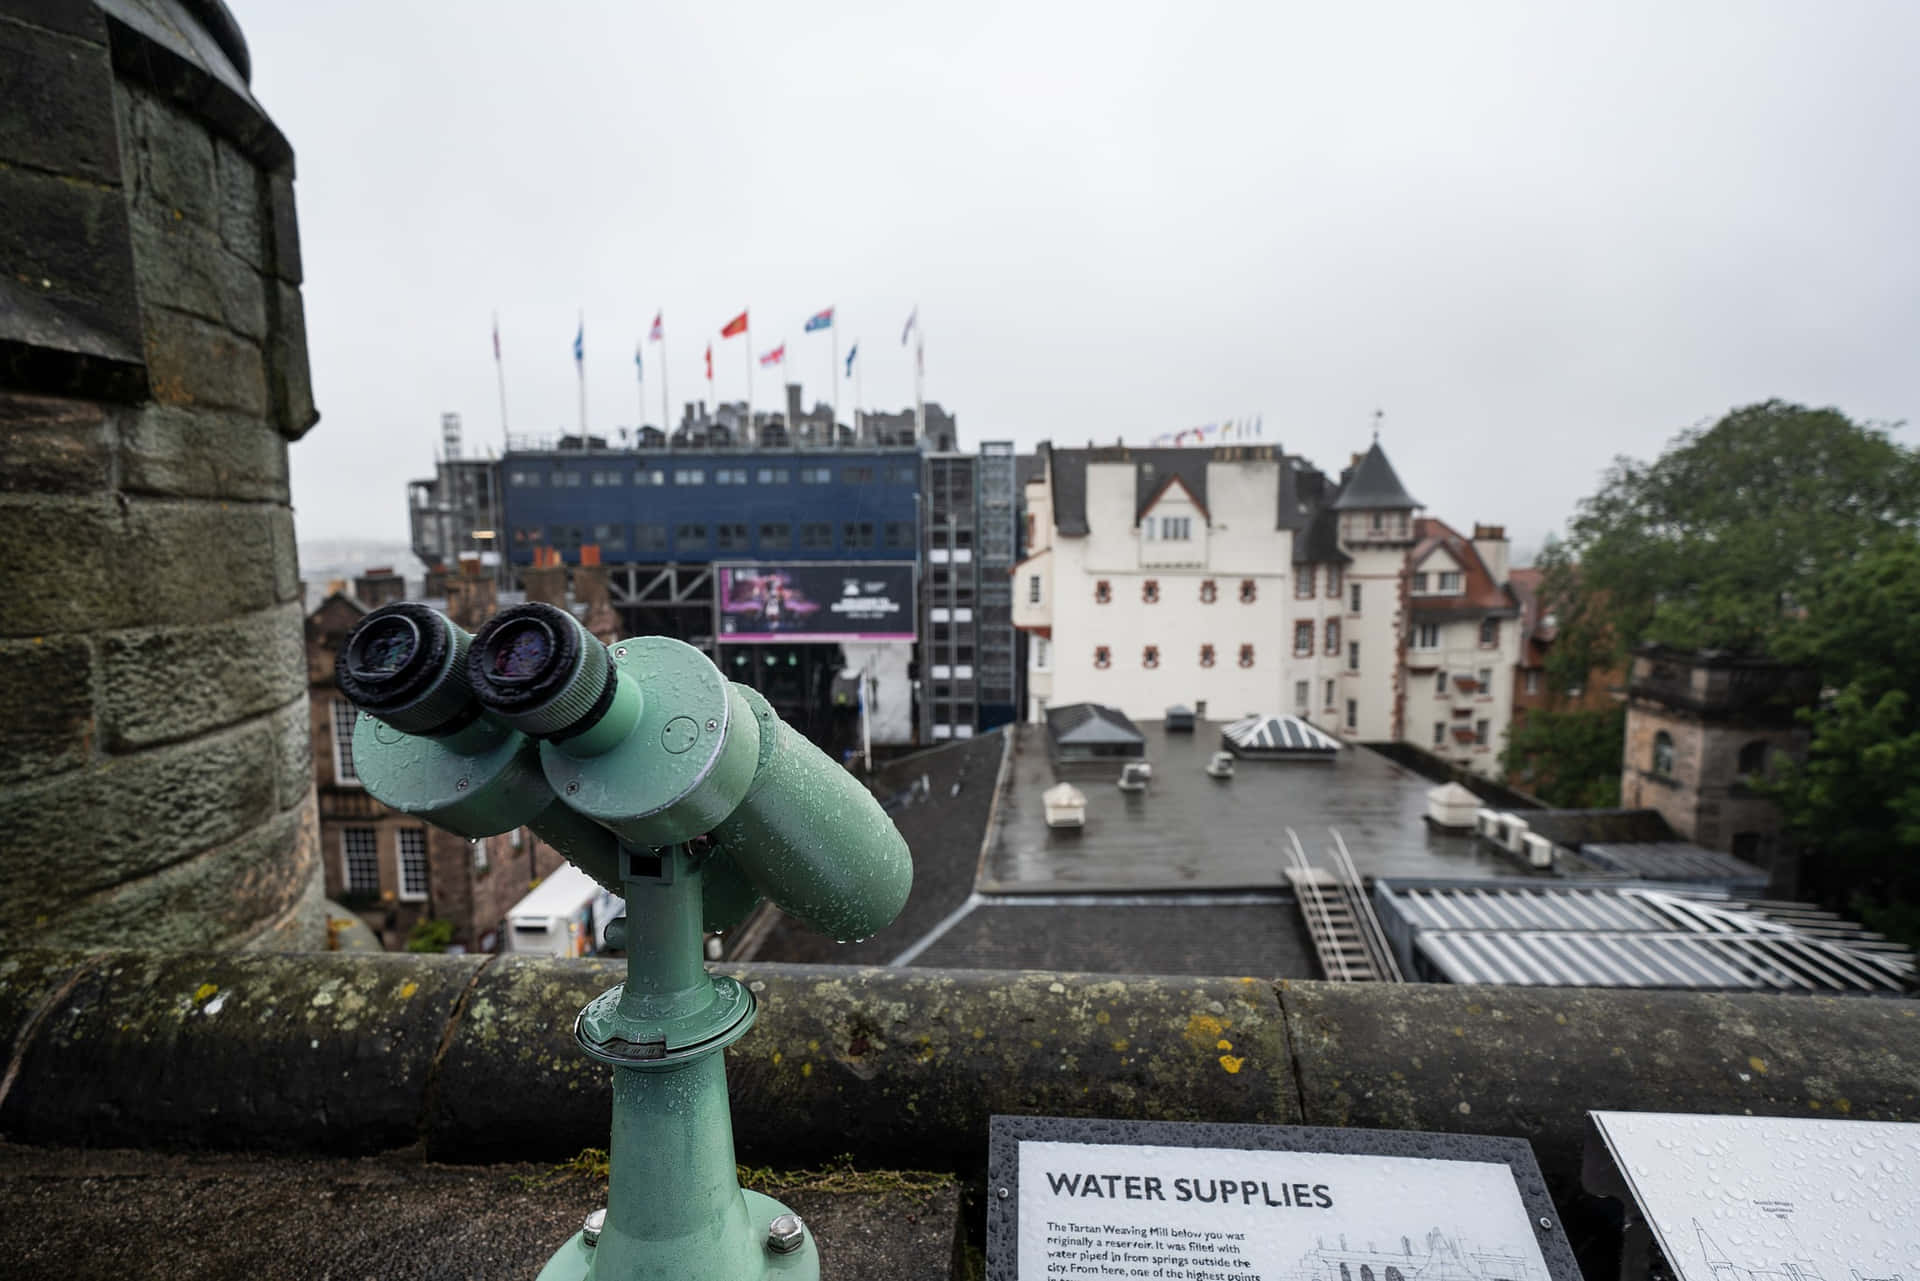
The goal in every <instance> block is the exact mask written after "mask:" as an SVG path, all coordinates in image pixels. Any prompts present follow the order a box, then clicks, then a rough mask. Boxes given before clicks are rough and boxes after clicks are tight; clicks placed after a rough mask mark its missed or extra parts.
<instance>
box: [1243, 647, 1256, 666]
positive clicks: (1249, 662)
mask: <svg viewBox="0 0 1920 1281" xmlns="http://www.w3.org/2000/svg"><path fill="white" fill-rule="evenodd" d="M1240 666H1242V667H1252V666H1253V646H1251V645H1242V646H1241V647H1240Z"/></svg>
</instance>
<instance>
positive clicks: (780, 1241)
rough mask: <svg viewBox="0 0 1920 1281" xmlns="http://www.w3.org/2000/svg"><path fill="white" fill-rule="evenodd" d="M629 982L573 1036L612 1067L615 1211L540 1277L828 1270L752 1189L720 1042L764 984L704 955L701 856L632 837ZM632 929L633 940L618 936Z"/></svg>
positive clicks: (726, 1278)
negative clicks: (749, 981) (742, 1173)
mask: <svg viewBox="0 0 1920 1281" xmlns="http://www.w3.org/2000/svg"><path fill="white" fill-rule="evenodd" d="M620 861H621V869H620V870H621V876H622V879H623V882H624V885H625V888H626V897H627V914H626V916H625V917H623V918H621V920H618V921H615V922H614V923H613V925H612V926H610V927H609V929H608V934H609V936H610V937H609V942H612V943H620V942H624V944H625V946H626V950H627V981H626V982H625V983H623V984H621V985H620V986H618V987H615V988H613V989H612V990H610V991H608V992H605V993H603V994H601V995H600V996H598V997H596V998H595V999H594V1000H593V1001H592V1002H591V1003H589V1004H588V1005H587V1007H586V1008H585V1009H584V1010H582V1011H580V1016H579V1018H578V1019H576V1020H575V1022H574V1039H575V1040H576V1041H578V1042H579V1044H580V1048H581V1049H582V1050H584V1051H585V1052H586V1053H587V1054H588V1055H589V1056H590V1057H592V1058H595V1059H598V1060H599V1061H600V1062H602V1063H606V1064H609V1065H610V1066H611V1067H612V1068H613V1138H612V1142H611V1143H610V1144H609V1146H608V1160H609V1165H610V1167H611V1170H612V1174H611V1179H610V1183H609V1187H608V1191H607V1207H606V1212H605V1218H604V1221H603V1222H602V1223H600V1224H599V1225H598V1229H597V1231H596V1230H595V1227H594V1226H593V1225H592V1224H589V1226H588V1227H587V1228H585V1229H583V1230H582V1231H580V1232H578V1233H575V1234H574V1235H573V1237H571V1238H570V1239H569V1240H568V1241H567V1243H566V1244H565V1245H563V1246H561V1247H560V1249H559V1251H558V1252H557V1253H556V1254H554V1256H553V1257H552V1258H551V1259H549V1260H548V1261H547V1265H546V1267H544V1268H542V1269H541V1271H540V1281H638V1279H639V1278H654V1277H658V1278H662V1279H663V1281H664V1279H665V1278H673V1281H761V1279H762V1278H774V1277H779V1278H793V1279H794V1281H819V1276H820V1256H819V1254H818V1252H817V1251H816V1250H815V1249H814V1244H813V1237H812V1234H811V1233H809V1232H807V1230H806V1228H805V1227H804V1225H802V1224H801V1222H800V1220H799V1217H798V1216H797V1215H795V1214H794V1213H793V1212H792V1211H791V1210H788V1209H787V1208H786V1207H785V1206H783V1205H781V1204H780V1203H779V1202H778V1201H775V1200H774V1199H773V1198H771V1197H767V1196H762V1195H760V1194H759V1193H757V1192H749V1191H746V1190H744V1189H743V1188H741V1186H740V1180H739V1176H738V1173H737V1169H736V1167H735V1165H734V1157H733V1117H732V1113H731V1112H730V1110H729V1108H728V1103H727V1069H726V1061H725V1059H724V1058H723V1055H722V1052H723V1051H724V1050H725V1049H726V1047H727V1046H729V1045H731V1044H733V1042H735V1041H737V1040H739V1039H740V1038H741V1037H742V1036H744V1035H745V1034H746V1032H747V1029H748V1028H750V1027H751V1026H753V1017H754V1010H755V1002H754V999H753V994H752V993H751V992H749V991H747V989H746V988H745V987H744V986H742V985H741V984H740V983H738V982H736V981H735V980H733V979H730V978H717V979H716V978H714V977H713V976H712V975H710V974H708V973H707V971H706V966H705V965H704V964H703V955H702V937H703V936H702V931H701V898H700V881H701V876H700V862H701V859H700V855H699V854H698V853H696V852H695V850H693V849H692V848H690V847H688V846H685V845H674V846H668V847H665V848H662V849H658V850H652V849H635V848H631V847H626V846H623V847H622V848H621V850H620ZM620 933H624V936H625V937H624V940H622V939H621V938H619V937H618V934H620Z"/></svg>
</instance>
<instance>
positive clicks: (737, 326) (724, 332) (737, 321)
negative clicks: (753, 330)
mask: <svg viewBox="0 0 1920 1281" xmlns="http://www.w3.org/2000/svg"><path fill="white" fill-rule="evenodd" d="M746 332H747V313H746V312H744V311H743V312H741V313H740V314H739V315H737V316H735V317H734V318H733V319H732V320H729V321H728V322H727V323H726V325H725V326H724V327H723V328H722V329H721V330H720V336H721V337H722V338H731V337H733V336H734V335H735V334H744V333H746Z"/></svg>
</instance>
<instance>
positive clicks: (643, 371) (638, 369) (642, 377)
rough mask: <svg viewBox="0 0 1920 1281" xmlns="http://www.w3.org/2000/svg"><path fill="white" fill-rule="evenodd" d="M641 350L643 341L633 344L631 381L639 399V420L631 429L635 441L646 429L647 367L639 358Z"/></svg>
mask: <svg viewBox="0 0 1920 1281" xmlns="http://www.w3.org/2000/svg"><path fill="white" fill-rule="evenodd" d="M643 350H645V343H644V341H642V342H636V343H634V344H633V381H634V384H635V385H636V386H637V387H638V388H639V389H640V390H639V392H638V393H637V395H638V398H639V407H640V418H639V421H637V422H636V423H635V424H634V427H633V434H634V437H635V438H636V440H637V439H638V437H639V435H640V433H641V432H643V431H645V430H646V429H647V366H646V362H645V361H643V360H642V359H641V358H640V353H641V352H642V351H643Z"/></svg>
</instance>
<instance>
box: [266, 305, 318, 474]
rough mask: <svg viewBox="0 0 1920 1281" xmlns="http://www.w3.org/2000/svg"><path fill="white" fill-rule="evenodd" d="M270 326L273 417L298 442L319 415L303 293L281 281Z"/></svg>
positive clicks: (286, 434) (289, 437)
mask: <svg viewBox="0 0 1920 1281" xmlns="http://www.w3.org/2000/svg"><path fill="white" fill-rule="evenodd" d="M271 298H272V306H271V310H270V315H269V323H270V324H271V325H272V328H273V337H272V338H271V339H270V340H269V342H268V344H267V351H268V356H269V365H270V367H271V370H272V374H271V376H272V380H273V407H274V416H275V419H276V420H277V421H278V423H279V425H280V434H281V435H283V436H285V437H286V438H287V439H288V440H298V439H300V438H301V437H302V436H304V435H306V434H307V431H308V429H309V428H311V427H312V426H313V425H314V424H315V423H316V422H319V421H320V415H319V413H318V411H316V410H315V409H314V407H313V375H312V372H311V370H310V369H309V368H308V365H307V317H306V312H305V311H304V310H303V309H302V308H301V305H300V291H299V289H297V288H295V287H294V286H293V285H289V284H286V283H285V282H278V283H276V284H275V286H274V288H273V292H272V295H271Z"/></svg>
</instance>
